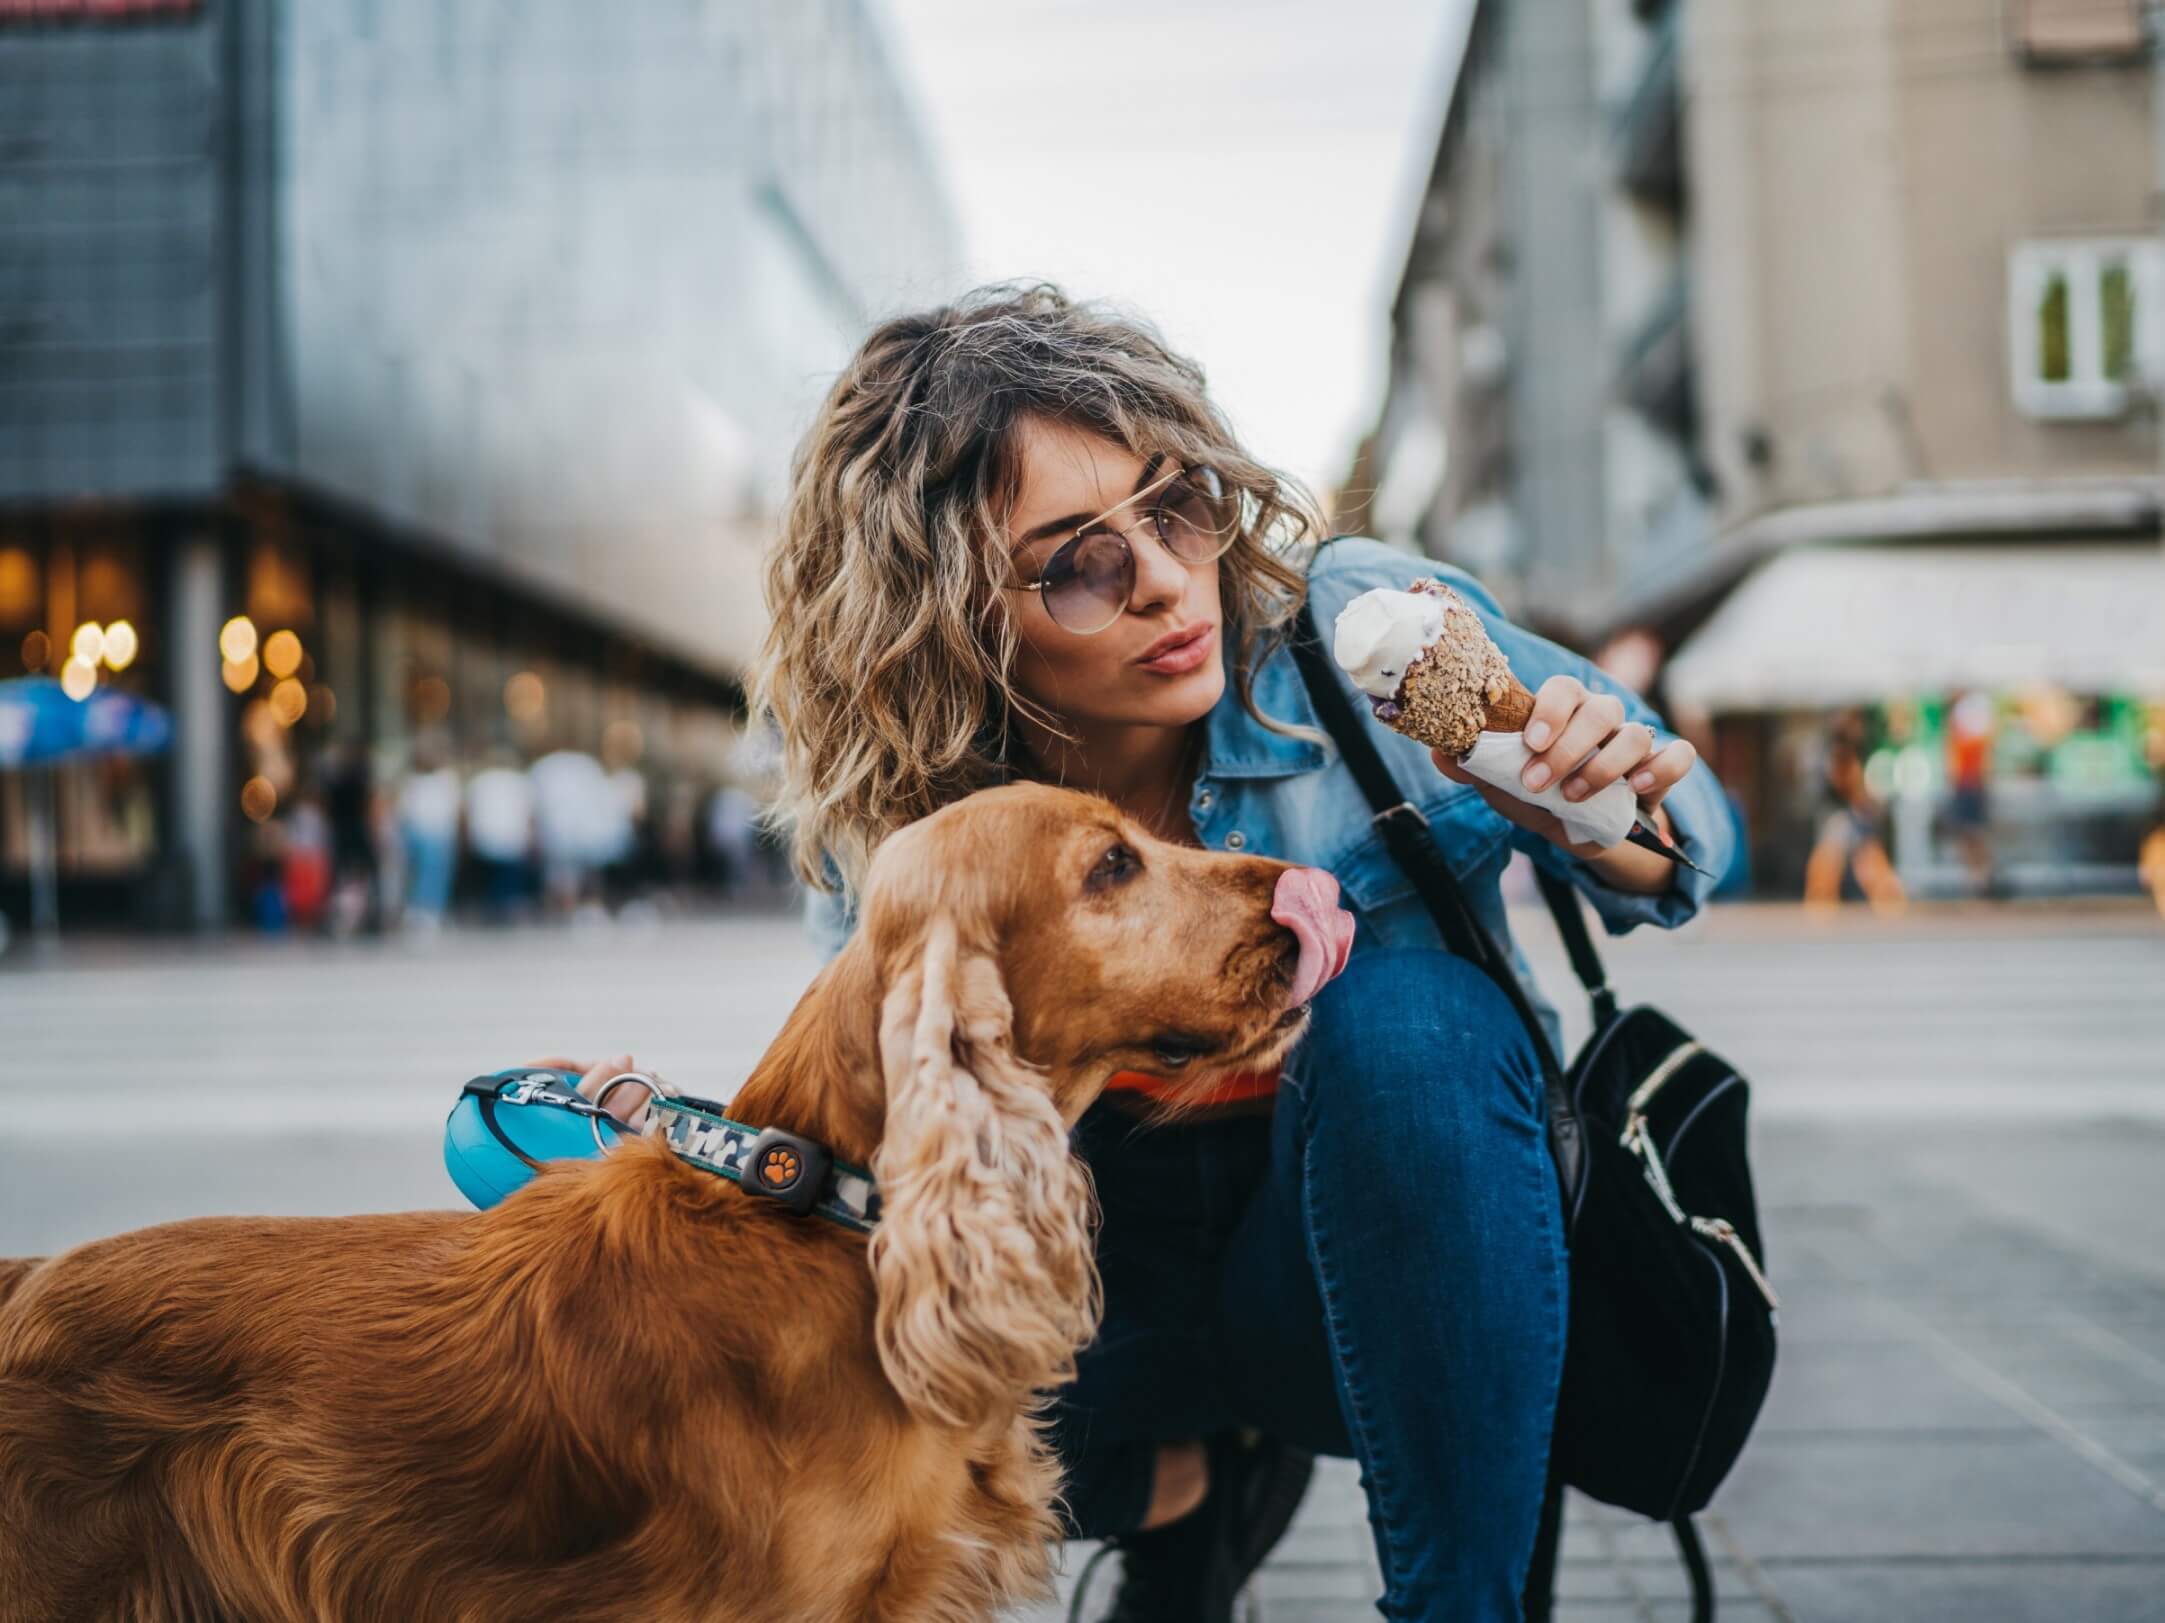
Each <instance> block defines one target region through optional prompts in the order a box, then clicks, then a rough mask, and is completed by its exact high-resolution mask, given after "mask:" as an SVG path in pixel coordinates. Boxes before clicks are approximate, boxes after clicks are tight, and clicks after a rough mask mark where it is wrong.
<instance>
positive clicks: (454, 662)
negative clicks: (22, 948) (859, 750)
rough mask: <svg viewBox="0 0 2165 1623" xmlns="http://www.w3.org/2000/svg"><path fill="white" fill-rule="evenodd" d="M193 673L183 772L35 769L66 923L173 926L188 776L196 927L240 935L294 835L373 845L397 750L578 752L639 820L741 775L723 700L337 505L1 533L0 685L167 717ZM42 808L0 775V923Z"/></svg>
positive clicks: (614, 637)
mask: <svg viewBox="0 0 2165 1623" xmlns="http://www.w3.org/2000/svg"><path fill="white" fill-rule="evenodd" d="M205 537H209V538H211V539H212V542H213V544H214V546H215V559H216V563H215V593H216V604H215V612H214V613H212V614H210V615H208V616H204V617H202V624H201V625H200V626H199V627H197V628H195V629H193V630H191V629H190V628H189V627H188V626H187V625H186V624H184V623H183V621H182V619H181V603H182V601H183V600H184V599H185V596H186V594H185V593H183V592H176V591H174V590H173V589H172V587H173V581H172V578H171V576H172V570H173V560H174V557H175V554H176V550H177V547H178V545H179V544H180V543H181V542H183V541H187V542H190V543H193V544H195V545H198V546H200V545H202V544H203V542H204V538H205ZM197 643H201V644H202V646H200V647H198V646H196V644H197ZM204 669H210V670H215V671H216V673H217V683H218V687H217V694H218V698H217V700H216V702H215V704H214V706H213V707H212V710H211V715H212V720H213V724H214V725H215V726H216V727H217V728H218V729H219V730H220V731H221V733H222V737H221V738H219V739H217V740H215V741H214V746H215V747H212V748H208V749H206V748H204V747H203V746H202V740H201V739H200V738H199V737H197V736H194V735H193V734H192V733H191V732H189V731H188V730H187V728H186V726H185V724H186V722H187V721H188V719H189V718H188V717H187V715H186V714H185V712H186V706H185V704H182V705H180V706H179V708H180V709H181V710H182V711H183V712H184V714H183V721H184V730H183V732H184V743H185V746H186V748H185V753H186V754H187V755H188V756H189V761H188V762H187V763H183V762H181V761H179V760H176V759H173V758H166V759H144V760H133V759H114V760H95V761H89V762H83V763H77V764H71V765H68V766H64V767H62V768H60V769H58V771H57V772H55V773H54V774H53V778H52V788H53V792H54V794H55V796H56V812H57V818H56V824H57V834H58V866H59V876H60V882H61V905H62V914H63V916H64V917H65V918H67V919H68V920H69V921H71V923H74V924H78V925H83V924H129V925H138V926H150V927H162V926H177V925H181V924H184V923H186V922H189V916H190V913H191V903H190V896H189V891H190V885H191V879H190V875H189V872H188V867H189V860H188V853H187V852H186V851H185V850H184V849H183V847H184V845H185V843H186V842H185V841H183V840H182V839H181V838H180V837H179V831H178V829H177V827H176V825H177V823H179V822H180V821H181V818H180V817H178V816H177V815H176V813H177V812H178V810H179V808H178V806H177V804H176V802H177V801H179V800H180V799H182V798H183V797H184V795H185V792H186V791H185V789H184V787H183V786H182V784H181V783H180V782H179V781H178V780H179V778H180V777H181V775H182V774H183V772H185V771H187V770H189V769H190V768H191V767H192V766H194V765H195V764H198V763H202V762H208V763H211V764H210V766H209V767H208V770H209V771H210V772H211V773H212V774H213V776H214V777H215V780H216V781H215V783H214V784H213V785H212V786H211V789H212V791H213V792H214V798H215V803H216V812H215V820H216V823H217V825H218V831H219V832H218V834H217V837H216V841H215V843H216V844H219V845H222V847H223V858H224V860H223V864H222V866H223V872H222V873H221V874H219V875H218V876H217V878H216V884H217V887H218V889H219V892H220V895H219V897H218V898H217V899H218V901H219V903H220V904H221V905H220V908H219V911H220V912H221V913H222V914H223V915H224V916H226V917H229V918H233V919H237V920H243V921H249V920H253V921H256V922H259V923H260V922H263V921H264V920H265V919H266V918H267V917H270V916H271V915H270V914H267V913H266V911H265V910H264V908H263V907H261V906H259V905H258V902H259V899H260V898H261V897H262V895H263V892H264V889H265V887H266V886H267V885H269V886H273V887H276V888H277V889H278V891H279V892H280V897H279V900H280V904H281V908H283V906H284V903H285V901H286V900H287V896H286V894H285V893H286V892H287V891H289V890H290V889H291V888H292V886H291V880H290V875H289V872H288V870H289V868H290V867H291V866H292V859H293V856H294V847H295V843H296V842H297V841H307V842H317V843H321V844H323V845H325V847H326V855H327V856H328V855H329V850H328V848H329V847H330V846H331V845H334V844H336V843H337V842H339V841H345V842H347V843H348V844H352V843H353V842H355V841H357V840H366V841H368V842H369V843H370V845H371V847H372V848H381V847H383V846H384V845H385V844H386V843H387V842H390V841H392V840H393V831H391V830H390V829H389V828H388V827H387V825H386V819H387V817H388V815H389V810H388V808H389V806H390V802H391V800H392V798H393V797H394V796H395V793H396V790H397V786H398V785H399V784H400V782H401V781H402V780H403V778H404V776H405V775H406V773H407V772H409V771H410V770H411V769H412V766H413V763H414V760H415V758H416V755H417V753H419V752H423V751H427V752H430V753H432V754H433V755H434V756H435V757H437V758H440V759H441V760H442V761H443V762H444V763H445V764H447V765H449V766H451V767H452V768H453V769H454V770H455V771H456V772H457V773H458V774H459V776H460V777H461V778H462V779H465V778H469V777H470V776H471V775H472V774H473V773H475V772H478V771H480V770H482V769H483V768H484V767H486V766H490V765H503V764H510V765H517V766H523V765H524V764H525V763H526V762H528V761H530V760H532V759H533V758H534V757H536V756H538V755H540V754H542V753H545V752H547V751H550V750H574V751H579V752H583V753H586V754H589V755H592V756H593V757H595V758H596V759H597V760H599V761H601V762H603V763H604V764H605V765H606V766H607V767H608V768H609V769H610V770H611V771H631V772H635V773H636V774H638V776H639V778H640V779H641V780H642V781H643V782H644V784H645V786H646V787H645V804H646V805H647V806H648V807H650V808H653V810H654V812H655V814H656V815H657V816H661V815H663V814H665V813H666V812H667V811H668V809H669V808H672V807H677V808H682V807H684V806H686V805H690V806H692V807H696V806H698V805H699V804H702V803H703V802H704V801H705V800H706V799H707V798H708V797H710V796H711V795H712V794H713V793H714V792H715V791H716V790H717V789H718V788H719V787H721V786H723V785H724V784H729V783H735V782H738V780H739V779H740V778H741V777H742V770H741V768H742V756H741V752H734V753H733V751H734V746H735V744H736V742H737V740H738V739H739V738H740V737H741V734H742V727H743V721H742V717H743V696H742V693H741V691H740V690H739V689H738V688H737V687H736V686H735V684H733V683H730V682H728V681H726V680H724V679H721V678H719V677H716V676H713V675H711V674H710V673H708V672H706V671H704V670H702V669H700V668H697V667H695V666H692V665H690V664H688V663H686V662H683V661H681V660H676V659H672V658H670V657H668V656H667V655H665V654H663V653H661V652H658V651H656V650H654V649H653V648H651V647H648V646H645V645H643V644H642V643H640V642H638V641H637V640H635V639H634V638H633V637H631V636H629V635H627V634H626V633H625V632H624V631H623V630H621V629H620V628H617V627H614V626H611V625H609V624H606V623H603V622H601V621H599V620H597V619H593V618H589V617H587V616H583V615H581V614H580V613H579V612H577V610H576V608H574V607H573V606H570V605H566V604H561V603H552V602H549V601H547V600H545V599H543V598H542V597H540V596H539V595H538V594H536V593H535V592H533V591H532V590H531V589H530V588H528V587H526V586H523V585H522V584H520V583H517V582H512V581H509V580H505V579H492V578H490V577H489V576H487V575H486V574H484V573H482V572H481V571H479V570H477V569H473V568H470V567H460V565H459V562H458V560H456V559H455V558H454V557H452V556H450V555H447V554H445V553H444V552H443V551H442V550H441V549H438V550H437V551H436V552H434V553H431V552H430V551H428V550H427V549H425V548H423V547H420V546H415V545H411V544H407V543H406V542H405V541H404V540H403V538H401V537H399V536H397V535H395V534H390V533H386V532H384V531H382V530H381V529H380V528H377V527H374V526H371V525H370V524H369V523H368V522H367V520H366V519H365V517H363V516H361V515H357V514H355V513H353V512H351V511H348V510H345V509H343V508H341V507H339V506H337V505H335V504H331V503H327V502H324V501H321V500H318V499H314V498H311V497H309V496H307V495H305V494H301V493H297V492H293V491H289V490H283V489H279V488H277V487H273V486H269V485H264V484H249V485H245V486H243V487H242V488H241V489H240V490H239V491H238V493H237V494H236V495H235V497H234V499H233V500H232V501H231V502H230V503H229V504H227V505H226V506H224V507H223V508H219V509H214V510H208V511H204V510H193V511H187V510H181V511H174V510H164V509H148V508H140V507H131V506H127V505H123V504H112V505H110V506H100V507H96V508H93V509H89V510H85V511H78V512H66V511H47V512H34V513H28V514H22V515H15V516H10V517H9V518H7V519H5V520H4V521H0V678H5V677H12V676H18V675H28V674H43V675H51V676H55V677H59V678H60V679H61V680H62V681H63V682H64V683H68V684H70V685H71V690H72V686H73V685H74V684H81V685H83V687H84V689H85V691H88V689H89V688H90V687H92V686H97V685H110V686H119V687H123V688H126V689H127V690H128V691H131V692H134V693H137V694H140V695H142V696H143V697H145V698H149V699H151V700H154V701H156V702H158V703H160V704H164V705H167V706H168V707H175V705H176V698H177V695H178V694H179V693H180V692H181V691H182V690H183V689H185V687H186V686H187V685H188V682H189V681H190V680H191V679H195V680H198V681H199V680H200V678H201V677H202V675H203V672H204ZM746 787H751V788H755V789H756V788H757V787H758V786H756V785H747V786H746ZM42 792H44V784H43V779H42V778H37V777H33V776H31V775H28V774H21V773H16V774H7V775H4V776H0V912H5V913H7V914H9V915H10V916H13V917H15V918H17V919H20V917H21V916H22V914H23V913H24V911H25V906H26V899H27V890H28V871H29V854H30V823H29V813H30V796H31V795H32V794H33V793H42ZM356 820H359V826H354V825H355V824H356ZM676 821H677V823H678V824H679V825H682V823H683V822H684V819H683V817H682V816H681V815H680V816H679V817H678V818H677V819H676ZM660 838H662V835H661V832H660V831H657V839H660ZM682 846H683V842H682V840H681V839H678V840H677V841H676V842H675V848H676V851H677V857H676V860H675V862H674V871H675V872H676V873H677V874H678V876H680V877H683V876H686V875H685V870H686V869H687V866H688V863H687V860H686V859H685V857H684V853H683V849H682Z"/></svg>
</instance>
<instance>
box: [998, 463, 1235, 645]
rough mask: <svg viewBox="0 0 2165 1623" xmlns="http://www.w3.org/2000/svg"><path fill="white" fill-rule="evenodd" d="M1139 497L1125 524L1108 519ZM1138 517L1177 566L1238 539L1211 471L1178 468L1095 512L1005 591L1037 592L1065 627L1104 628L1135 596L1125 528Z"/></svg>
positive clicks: (1201, 560) (1084, 632) (1085, 632)
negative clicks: (1027, 577) (1032, 573)
mask: <svg viewBox="0 0 2165 1623" xmlns="http://www.w3.org/2000/svg"><path fill="white" fill-rule="evenodd" d="M1132 502H1144V503H1146V505H1145V506H1144V508H1143V510H1142V511H1141V512H1140V513H1137V514H1136V515H1134V516H1133V517H1131V518H1130V519H1129V520H1128V521H1127V522H1126V523H1125V524H1115V523H1113V522H1112V517H1113V515H1114V514H1115V513H1117V512H1119V511H1120V509H1121V508H1123V507H1126V506H1128V505H1129V504H1130V503H1132ZM1143 519H1148V520H1149V521H1150V533H1151V535H1152V536H1153V537H1154V538H1155V539H1156V541H1157V543H1158V545H1159V546H1161V547H1163V548H1164V549H1165V550H1166V551H1167V552H1169V553H1171V554H1172V555H1173V556H1174V557H1175V558H1178V559H1179V560H1180V561H1181V562H1182V563H1187V564H1207V563H1209V562H1210V561H1211V560H1212V559H1213V558H1218V557H1222V556H1224V554H1225V553H1226V551H1227V550H1228V549H1229V548H1231V546H1232V545H1233V543H1234V542H1235V541H1237V540H1238V539H1239V538H1240V526H1239V525H1238V524H1237V523H1236V522H1235V521H1234V519H1235V513H1234V504H1233V503H1232V502H1230V501H1228V500H1226V495H1225V481H1224V480H1223V479H1221V478H1219V476H1218V470H1217V469H1215V468H1202V467H1197V468H1175V469H1174V470H1173V471H1172V472H1171V473H1169V474H1167V475H1166V476H1165V477H1164V478H1162V479H1160V480H1158V481H1157V482H1156V483H1155V484H1152V485H1146V486H1145V487H1144V488H1143V489H1141V490H1138V491H1137V492H1136V493H1135V494H1134V495H1132V496H1130V497H1128V498H1127V500H1126V501H1122V502H1118V503H1116V504H1115V505H1114V506H1112V507H1110V508H1108V509H1106V511H1104V512H1103V513H1100V514H1099V515H1098V516H1097V517H1096V518H1094V519H1092V520H1091V521H1090V522H1089V523H1088V524H1085V525H1084V526H1083V527H1082V528H1081V529H1079V530H1077V531H1076V532H1075V533H1074V534H1073V535H1071V536H1069V537H1068V538H1067V539H1066V540H1065V541H1063V542H1061V543H1060V545H1059V546H1058V547H1056V548H1055V549H1054V550H1053V554H1052V556H1051V557H1049V558H1047V559H1046V560H1045V563H1044V566H1043V567H1042V568H1041V569H1039V570H1038V572H1037V579H1036V580H1033V581H1027V582H1021V583H1018V584H1016V585H1015V586H1013V587H1011V588H1010V590H1013V591H1018V592H1041V593H1043V594H1044V601H1045V612H1046V613H1047V614H1049V615H1051V616H1052V619H1053V623H1054V624H1055V625H1057V626H1059V627H1060V628H1061V629H1062V630H1064V631H1072V632H1075V633H1077V634H1078V635H1081V636H1089V635H1090V634H1091V633H1093V632H1098V631H1103V630H1104V629H1105V628H1106V627H1107V626H1109V625H1111V624H1112V623H1113V622H1114V621H1115V620H1117V619H1119V618H1120V616H1121V615H1123V614H1125V613H1126V612H1127V608H1128V602H1129V600H1130V599H1131V598H1133V597H1134V595H1135V548H1134V546H1133V545H1132V544H1131V543H1130V542H1129V540H1128V532H1129V531H1130V530H1132V529H1133V528H1134V527H1135V526H1136V524H1137V523H1139V522H1141V521H1142V520H1143Z"/></svg>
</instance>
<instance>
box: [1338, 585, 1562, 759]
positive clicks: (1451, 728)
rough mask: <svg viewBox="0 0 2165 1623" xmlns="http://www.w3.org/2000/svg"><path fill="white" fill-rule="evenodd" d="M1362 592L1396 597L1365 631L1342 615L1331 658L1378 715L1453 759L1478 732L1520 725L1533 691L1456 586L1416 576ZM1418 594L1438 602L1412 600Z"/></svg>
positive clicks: (1511, 730) (1529, 710)
mask: <svg viewBox="0 0 2165 1623" xmlns="http://www.w3.org/2000/svg"><path fill="white" fill-rule="evenodd" d="M1367 595H1368V596H1370V597H1377V596H1379V595H1381V596H1383V597H1385V598H1387V599H1397V600H1399V601H1397V602H1396V603H1386V604H1383V605H1380V606H1379V611H1378V612H1379V613H1381V614H1383V615H1384V616H1385V619H1384V620H1379V621H1378V622H1377V623H1376V624H1374V625H1371V626H1370V627H1368V628H1366V631H1365V632H1364V631H1362V630H1360V629H1355V630H1353V631H1350V632H1349V631H1348V629H1347V628H1346V617H1345V616H1343V615H1342V616H1341V617H1340V633H1339V645H1338V649H1337V656H1338V660H1339V663H1340V664H1342V665H1344V666H1346V668H1347V669H1348V670H1349V671H1354V672H1355V677H1356V681H1357V682H1359V683H1360V685H1361V686H1362V688H1363V691H1365V692H1366V693H1367V694H1368V696H1369V702H1370V703H1371V704H1372V705H1373V706H1374V708H1375V713H1376V719H1377V720H1378V721H1380V722H1382V723H1383V724H1384V725H1385V726H1387V727H1389V728H1391V729H1393V730H1394V731H1396V732H1401V733H1404V734H1405V735H1406V736H1407V737H1408V738H1415V739H1419V740H1420V741H1421V742H1422V743H1424V744H1426V745H1427V746H1428V747H1429V748H1430V749H1437V750H1442V751H1443V752H1444V753H1445V754H1447V755H1450V756H1452V757H1454V758H1463V757H1464V755H1465V754H1466V752H1467V751H1468V750H1470V749H1472V748H1473V744H1474V740H1475V739H1477V738H1478V737H1480V736H1481V734H1482V733H1483V732H1509V733H1515V732H1520V731H1523V730H1524V728H1525V726H1526V722H1527V719H1528V718H1529V717H1530V716H1531V715H1532V714H1533V707H1534V696H1533V694H1532V693H1530V692H1528V691H1527V689H1526V686H1525V684H1523V683H1522V682H1520V681H1519V679H1518V678H1517V677H1516V676H1514V675H1512V674H1511V666H1510V664H1509V662H1507V661H1506V660H1505V659H1504V657H1503V651H1502V650H1501V649H1499V648H1498V647H1497V646H1496V644H1495V643H1494V642H1493V641H1491V640H1490V638H1489V634H1488V628H1487V627H1486V626H1484V625H1482V623H1481V617H1480V616H1479V615H1478V614H1476V613H1474V611H1473V610H1472V609H1471V608H1469V607H1468V606H1467V605H1466V603H1465V601H1464V600H1463V599H1461V598H1460V597H1459V595H1458V594H1457V593H1456V592H1454V591H1452V590H1451V588H1450V587H1448V586H1446V585H1444V584H1443V582H1441V581H1439V580H1417V581H1415V582H1414V583H1413V584H1412V585H1410V586H1409V587H1407V588H1406V590H1405V591H1404V592H1391V593H1385V594H1376V593H1371V594H1367ZM1423 598H1433V599H1435V600H1436V601H1435V602H1433V603H1428V602H1421V601H1416V600H1417V599H1423ZM1356 602H1358V600H1356ZM1352 608H1353V605H1349V606H1348V612H1349V613H1350V612H1351V611H1352ZM1364 673H1365V676H1366V680H1363V679H1362V678H1363V674H1364ZM1379 689H1381V691H1378V690H1379Z"/></svg>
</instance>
